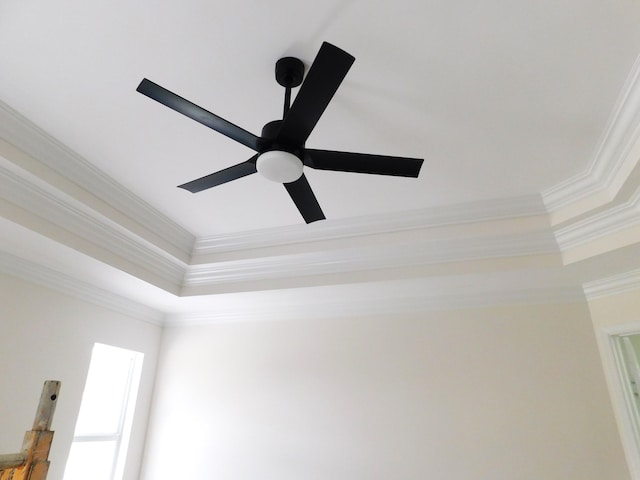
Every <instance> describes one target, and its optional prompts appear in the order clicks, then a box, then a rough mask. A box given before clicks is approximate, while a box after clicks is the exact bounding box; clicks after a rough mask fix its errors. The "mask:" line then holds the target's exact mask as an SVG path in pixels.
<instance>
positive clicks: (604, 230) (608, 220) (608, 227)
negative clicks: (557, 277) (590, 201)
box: [555, 188, 640, 251]
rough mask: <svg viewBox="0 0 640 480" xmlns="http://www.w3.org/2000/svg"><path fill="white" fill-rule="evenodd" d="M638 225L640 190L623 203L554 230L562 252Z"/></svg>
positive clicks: (639, 220) (639, 218) (639, 219)
mask: <svg viewBox="0 0 640 480" xmlns="http://www.w3.org/2000/svg"><path fill="white" fill-rule="evenodd" d="M638 224H640V188H639V189H638V190H636V192H635V193H634V194H633V196H632V197H631V198H630V199H629V200H628V201H627V202H625V203H623V204H620V205H616V206H615V207H613V208H610V209H607V210H604V211H602V212H600V213H598V214H596V215H593V216H591V217H587V218H584V219H583V220H580V221H578V222H575V223H573V224H570V225H568V226H566V227H563V228H559V229H558V230H556V232H555V234H556V239H557V240H558V245H560V249H561V250H562V251H565V250H568V249H570V248H574V247H577V246H579V245H584V244H586V243H589V242H591V241H593V240H597V239H598V238H602V237H605V236H607V235H611V234H613V233H615V232H618V231H620V230H623V229H625V228H630V227H633V226H636V225H638Z"/></svg>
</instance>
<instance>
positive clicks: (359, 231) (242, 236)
mask: <svg viewBox="0 0 640 480" xmlns="http://www.w3.org/2000/svg"><path fill="white" fill-rule="evenodd" d="M546 213H547V211H546V209H545V206H544V203H543V202H542V198H541V197H540V196H539V195H528V196H522V197H514V198H509V199H492V200H482V201H478V202H473V203H464V204H458V205H447V206H442V207H431V208H425V209H420V210H414V211H407V212H391V213H385V214H377V215H367V216H361V217H357V218H350V219H333V220H325V221H323V222H316V223H312V224H309V225H292V226H287V227H278V228H272V229H263V230H254V231H250V232H241V233H232V234H223V235H212V236H206V237H200V238H198V239H196V242H195V244H194V248H193V256H194V257H196V256H204V255H211V254H216V253H223V252H233V251H241V250H248V249H252V248H267V247H275V246H281V245H290V244H296V243H305V242H316V241H323V240H335V239H342V238H349V237H357V236H363V235H376V234H383V233H389V232H398V231H406V230H416V229H421V228H428V227H439V226H446V225H459V224H465V223H475V222H482V221H492V220H502V219H508V218H516V217H526V216H535V215H546Z"/></svg>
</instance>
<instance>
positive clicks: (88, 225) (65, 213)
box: [0, 158, 184, 290]
mask: <svg viewBox="0 0 640 480" xmlns="http://www.w3.org/2000/svg"><path fill="white" fill-rule="evenodd" d="M3 163H4V162H3V161H2V159H1V158H0V198H4V199H6V200H8V201H9V202H11V203H13V204H15V205H18V206H19V207H20V208H22V209H24V210H27V211H29V212H31V213H33V214H34V215H36V216H37V217H40V218H43V219H44V220H45V221H47V222H52V223H54V224H55V225H57V226H58V227H60V228H62V229H64V230H66V231H68V232H70V233H72V234H74V235H77V236H78V237H79V238H82V239H84V240H86V241H88V242H90V243H91V244H92V245H95V246H97V247H99V248H102V249H105V250H107V251H108V252H111V253H112V254H113V255H116V256H118V257H120V258H122V259H125V260H126V261H127V262H129V263H130V264H131V265H135V266H137V267H141V268H144V269H145V270H147V271H149V272H151V273H153V274H154V275H157V276H158V277H160V278H162V279H163V280H164V281H165V282H166V283H167V284H169V285H175V290H177V289H178V287H179V285H180V283H181V281H182V278H183V274H184V265H183V264H180V262H179V261H178V260H177V259H175V258H173V257H171V256H169V255H167V254H163V253H164V252H163V251H161V250H160V249H159V248H157V247H153V246H151V245H147V244H145V243H144V242H143V241H141V240H140V239H139V238H138V237H135V236H133V235H131V234H130V232H128V231H126V230H125V229H124V228H122V227H120V226H119V225H118V224H116V223H115V222H113V221H110V220H107V219H105V218H103V217H101V216H100V215H98V214H96V213H95V212H93V211H88V209H87V208H84V207H83V205H82V204H80V202H77V201H75V200H73V199H71V198H63V197H62V196H61V195H60V194H59V193H58V192H56V193H55V194H54V193H51V192H49V191H48V190H46V189H45V188H43V186H39V185H37V183H38V182H35V181H33V179H31V178H23V177H22V176H21V175H20V174H18V172H17V170H18V169H17V167H15V168H12V169H9V168H7V167H6V165H3ZM14 170H15V171H14ZM20 173H21V174H24V172H20ZM41 183H43V182H41ZM69 246H71V245H69ZM121 269H122V268H121Z"/></svg>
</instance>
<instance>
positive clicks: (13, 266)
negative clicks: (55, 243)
mask: <svg viewBox="0 0 640 480" xmlns="http://www.w3.org/2000/svg"><path fill="white" fill-rule="evenodd" d="M0 270H1V271H2V272H4V273H6V274H9V275H12V276H14V277H18V278H21V279H23V280H26V281H28V282H31V283H35V284H38V285H42V286H44V287H46V288H49V289H51V290H54V291H57V292H60V293H63V294H65V295H69V296H72V297H75V298H78V299H80V300H82V301H85V302H89V303H92V304H94V305H97V306H99V307H103V308H107V309H109V310H112V311H114V312H117V313H120V314H122V315H126V316H128V317H132V318H135V319H137V320H141V321H143V322H147V323H151V324H154V325H163V324H164V318H165V314H164V313H162V312H160V311H158V310H155V309H153V308H150V307H148V306H146V305H143V304H141V303H138V302H134V301H132V300H129V299H128V298H124V297H122V296H119V295H116V294H114V293H112V292H109V291H107V290H103V289H101V288H98V287H96V286H94V285H91V284H89V283H87V282H82V281H80V280H77V279H75V278H73V277H70V276H69V275H66V274H64V273H61V272H59V271H56V270H53V269H50V268H48V267H44V266H42V265H39V264H37V263H34V262H30V261H28V260H25V259H23V258H19V257H16V256H15V255H11V254H8V253H5V252H0Z"/></svg>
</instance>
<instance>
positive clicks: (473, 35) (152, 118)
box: [0, 0, 640, 323]
mask: <svg viewBox="0 0 640 480" xmlns="http://www.w3.org/2000/svg"><path fill="white" fill-rule="evenodd" d="M323 41H328V42H330V43H333V44H334V45H336V46H338V47H340V48H342V49H344V50H346V51H347V52H349V53H351V54H352V55H354V56H355V57H356V61H355V63H354V65H353V67H352V68H351V70H350V72H349V74H348V75H347V77H346V79H345V81H344V82H343V84H342V86H341V87H340V89H339V90H338V92H337V94H336V96H335V97H334V99H333V101H332V102H331V103H330V105H329V107H328V109H327V110H326V112H325V113H324V115H323V117H322V118H321V119H320V121H319V123H318V125H317V127H316V128H315V130H314V131H313V133H312V135H311V137H310V138H309V141H308V142H307V146H309V147H311V148H321V149H332V150H345V151H355V152H364V153H379V154H385V155H397V156H407V157H420V158H424V159H425V162H424V165H423V167H422V171H421V174H420V177H419V178H418V179H407V178H398V177H384V176H376V175H361V174H351V173H339V172H330V171H319V170H309V169H307V170H306V175H307V178H308V179H309V182H310V184H311V186H312V187H313V189H314V191H315V193H316V195H317V197H318V200H319V202H320V205H321V206H322V208H323V210H324V212H325V214H326V216H327V220H326V221H324V222H317V223H314V224H312V225H305V224H304V221H303V220H302V218H301V217H300V215H299V213H298V211H297V209H296V208H295V206H294V205H293V203H292V201H291V200H290V198H289V196H288V195H287V193H286V191H285V190H284V188H283V187H282V186H280V185H278V184H274V183H272V182H269V181H266V180H264V179H263V178H262V177H260V176H259V175H252V176H249V177H245V178H242V179H239V180H237V181H235V182H231V183H229V184H225V185H222V186H220V187H216V188H213V189H210V190H207V191H205V192H201V193H198V194H191V193H189V192H187V191H184V190H182V189H178V188H176V185H179V184H182V183H184V182H187V181H189V180H193V179H195V178H198V177H201V176H203V175H206V174H209V173H211V172H214V171H217V170H220V169H223V168H225V167H228V166H231V165H234V164H237V163H240V162H242V161H244V160H246V159H248V158H249V157H250V156H252V154H253V152H252V151H251V150H249V149H248V148H246V147H244V146H242V145H239V144H237V143H235V142H233V141H232V140H230V139H228V138H226V137H224V136H222V135H220V134H218V133H216V132H214V131H212V130H210V129H208V128H206V127H204V126H202V125H200V124H198V123H196V122H194V121H192V120H190V119H188V118H186V117H184V116H182V115H180V114H178V113H176V112H174V111H172V110H170V109H168V108H166V107H164V106H162V105H160V104H158V103H156V102H154V101H152V100H150V99H149V98H147V97H145V96H143V95H141V94H139V93H137V92H136V87H137V85H138V84H139V82H140V81H141V79H142V78H145V77H146V78H149V79H151V80H152V81H154V82H156V83H159V84H160V85H162V86H164V87H166V88H168V89H169V90H172V91H174V92H175V93H177V94H179V95H181V96H183V97H185V98H187V99H189V100H191V101H193V102H195V103H197V104H199V105H201V106H202V107H204V108H206V109H208V110H210V111H213V112H215V113H216V114H218V115H220V116H222V117H224V118H226V119H227V120H229V121H231V122H233V123H235V124H237V125H239V126H241V127H243V128H245V129H247V130H249V131H251V132H253V133H255V134H260V131H261V128H262V126H263V125H264V124H265V123H267V122H269V121H271V120H274V119H277V118H278V117H279V116H280V115H281V113H282V104H283V96H284V95H283V94H284V91H283V89H282V87H280V86H279V85H278V84H277V83H276V81H275V78H274V65H275V62H276V60H277V59H278V58H280V57H283V56H296V57H299V58H301V59H302V60H303V61H304V62H305V64H306V65H307V67H308V66H309V65H310V64H311V62H312V61H313V59H314V57H315V55H316V53H317V51H318V49H319V48H320V45H321V44H322V42H323ZM639 52H640V3H638V2H636V1H631V0H614V1H609V2H596V1H584V0H581V1H578V0H566V1H562V2H557V1H555V2H551V1H536V2H533V1H523V0H516V1H513V2H507V3H505V2H499V1H497V0H491V1H485V2H471V1H454V2H452V1H435V0H431V1H421V2H418V1H396V2H388V1H366V2H365V1H358V0H347V1H331V2H329V1H324V2H308V4H307V3H306V2H291V1H288V0H274V1H272V2H268V3H266V2H257V1H247V0H239V1H236V2H224V3H223V2H216V1H210V0H209V1H203V0H186V1H183V2H180V3H178V2H145V1H143V2H125V1H122V0H114V1H111V2H86V1H78V0H59V1H58V2H47V1H41V0H33V1H30V2H24V1H17V0H4V1H3V2H0V270H1V271H5V272H8V273H10V274H14V275H17V276H22V277H23V278H26V279H28V280H31V281H36V282H40V283H44V284H45V285H48V286H50V287H52V288H58V289H61V290H63V291H65V292H67V293H75V294H76V295H79V296H81V297H82V298H85V299H92V300H93V301H95V302H97V303H100V304H103V305H105V306H107V307H109V308H116V307H117V309H120V310H123V311H125V313H128V314H131V315H133V316H138V317H140V318H144V319H147V320H151V321H159V322H163V321H165V322H166V321H169V322H176V323H178V322H181V321H195V322H198V321H201V320H203V319H209V320H211V319H213V320H215V321H219V320H220V319H225V320H226V319H237V318H239V317H243V318H258V317H259V318H264V317H269V316H270V315H272V316H274V317H277V318H282V317H283V316H286V315H290V316H292V317H300V315H314V314H315V315H329V314H331V313H332V312H333V313H339V314H346V313H347V312H351V313H352V314H369V313H371V312H381V311H402V310H403V309H404V310H424V309H426V308H440V307H442V306H443V305H446V306H447V307H451V306H453V307H460V306H462V307H464V306H469V305H484V304H486V303H487V302H494V303H504V302H521V301H543V300H544V301H563V300H571V301H574V300H576V299H578V300H582V299H583V298H584V295H585V292H586V291H587V290H589V291H590V292H595V293H594V294H599V293H598V292H602V291H605V290H607V289H609V288H610V287H611V288H614V289H615V288H619V285H620V284H624V285H629V284H634V285H635V284H640V255H638V251H639V250H640V231H638V228H637V225H638V221H639V219H640V186H639V185H640V162H639V161H638V159H639V158H640V63H639V62H638V61H637V55H638V53H639ZM294 93H295V92H294ZM7 105H8V107H7ZM38 127H39V128H40V129H42V130H40V129H38ZM42 131H44V132H46V133H47V134H48V135H46V134H43V133H42ZM65 146H66V147H68V148H70V149H71V150H73V151H75V152H76V153H77V154H78V155H74V154H73V153H70V151H69V150H68V149H67V148H66V147H65ZM625 229H626V230H625ZM633 229H635V230H633ZM632 230H633V231H632ZM625 232H626V233H625ZM629 232H631V233H630V234H629ZM604 237H606V239H605V240H602V239H603V238H604ZM605 243H606V245H605ZM603 245H604V246H603ZM587 251H588V252H589V253H588V254H587V253H585V252H587ZM629 272H632V273H629ZM587 287H589V288H587ZM625 288H626V287H625Z"/></svg>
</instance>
